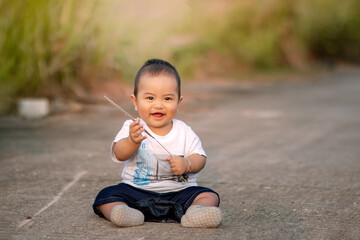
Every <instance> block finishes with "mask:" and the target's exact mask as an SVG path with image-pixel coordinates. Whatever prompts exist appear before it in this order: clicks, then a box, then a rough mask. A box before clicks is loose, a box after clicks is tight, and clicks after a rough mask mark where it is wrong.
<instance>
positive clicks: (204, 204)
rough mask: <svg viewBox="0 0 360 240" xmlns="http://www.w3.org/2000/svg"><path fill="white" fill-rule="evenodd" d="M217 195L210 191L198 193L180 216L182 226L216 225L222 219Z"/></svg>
mask: <svg viewBox="0 0 360 240" xmlns="http://www.w3.org/2000/svg"><path fill="white" fill-rule="evenodd" d="M218 205H219V197H218V196H217V195H216V194H215V193H212V192H204V193H201V194H199V195H198V196H197V197H196V198H195V200H194V202H193V203H192V205H191V206H190V207H189V208H188V210H187V211H186V214H185V215H184V216H182V218H181V225H182V226H183V227H217V226H218V225H219V224H220V223H221V220H222V213H221V210H220V208H218V207H217V206H218Z"/></svg>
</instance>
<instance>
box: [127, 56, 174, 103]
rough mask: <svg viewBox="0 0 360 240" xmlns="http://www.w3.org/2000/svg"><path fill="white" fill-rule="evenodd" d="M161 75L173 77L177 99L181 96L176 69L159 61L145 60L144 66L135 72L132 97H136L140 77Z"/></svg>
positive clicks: (163, 61) (167, 63) (165, 62)
mask: <svg viewBox="0 0 360 240" xmlns="http://www.w3.org/2000/svg"><path fill="white" fill-rule="evenodd" d="M162 73H167V74H170V75H172V76H174V77H175V79H176V82H177V85H178V94H179V98H180V96H181V90H180V87H181V81H180V76H179V73H178V72H177V71H176V68H175V67H174V66H173V65H171V64H170V63H169V62H167V61H165V60H161V59H149V60H147V61H146V62H145V63H144V65H143V66H142V67H141V68H140V70H139V71H138V72H137V74H136V77H135V87H134V95H135V96H137V93H138V85H139V81H140V78H141V76H143V75H144V74H150V75H152V76H157V75H160V74H162Z"/></svg>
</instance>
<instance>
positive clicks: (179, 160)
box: [166, 156, 187, 175]
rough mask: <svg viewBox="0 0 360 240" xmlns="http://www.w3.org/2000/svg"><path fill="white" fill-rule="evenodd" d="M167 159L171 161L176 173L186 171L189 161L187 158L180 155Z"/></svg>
mask: <svg viewBox="0 0 360 240" xmlns="http://www.w3.org/2000/svg"><path fill="white" fill-rule="evenodd" d="M166 160H168V161H169V163H170V167H171V171H172V172H173V173H174V174H175V175H182V174H184V173H185V172H186V169H187V162H186V160H185V158H183V157H179V156H171V157H168V158H167V159H166Z"/></svg>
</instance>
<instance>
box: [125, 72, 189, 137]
mask: <svg viewBox="0 0 360 240" xmlns="http://www.w3.org/2000/svg"><path fill="white" fill-rule="evenodd" d="M131 99H132V101H133V103H134V105H135V110H136V111H138V113H139V116H140V117H141V118H142V119H143V120H144V121H145V122H146V124H147V125H148V126H149V128H150V129H151V131H153V132H154V133H156V134H158V135H162V136H163V135H166V134H167V133H169V132H170V130H171V128H172V120H173V119H174V117H175V115H176V113H177V108H178V105H179V103H180V102H181V101H182V97H180V96H178V85H177V82H176V79H175V77H173V76H171V75H169V74H160V75H157V76H152V75H149V74H145V75H143V76H141V78H140V81H139V85H138V93H137V97H135V96H134V95H132V96H131Z"/></svg>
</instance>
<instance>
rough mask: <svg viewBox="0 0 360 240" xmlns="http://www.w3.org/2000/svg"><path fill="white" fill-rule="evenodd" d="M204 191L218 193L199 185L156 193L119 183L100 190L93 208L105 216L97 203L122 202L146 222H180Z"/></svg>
mask: <svg viewBox="0 0 360 240" xmlns="http://www.w3.org/2000/svg"><path fill="white" fill-rule="evenodd" d="M204 192H212V193H215V194H216V195H217V196H218V197H219V194H218V193H216V192H215V191H213V190H211V189H210V188H206V187H199V186H196V187H188V188H185V189H183V190H181V191H178V192H167V193H157V192H152V191H147V190H142V189H139V188H136V187H133V186H130V185H129V184H125V183H120V184H118V185H114V186H110V187H107V188H104V189H103V190H101V191H100V192H99V194H98V195H97V197H96V199H95V202H94V204H93V209H94V212H95V214H97V215H98V216H99V217H102V218H105V217H104V215H103V214H102V213H101V212H100V211H99V209H98V208H97V207H98V206H99V205H102V204H106V203H112V202H123V203H126V204H127V205H128V206H129V207H131V208H135V209H138V210H139V211H141V212H142V213H143V214H144V216H145V221H147V222H180V219H181V217H182V216H183V215H184V214H185V212H186V210H187V209H188V208H189V207H190V205H191V204H192V203H193V201H194V200H195V198H196V197H197V196H198V195H199V194H201V193H204ZM219 202H220V197H219Z"/></svg>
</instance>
